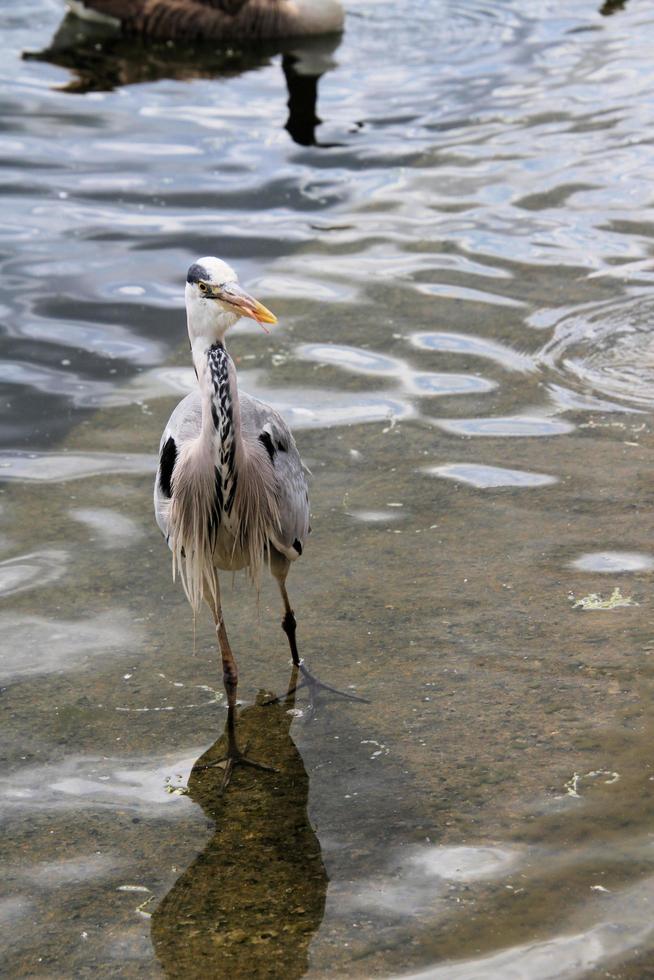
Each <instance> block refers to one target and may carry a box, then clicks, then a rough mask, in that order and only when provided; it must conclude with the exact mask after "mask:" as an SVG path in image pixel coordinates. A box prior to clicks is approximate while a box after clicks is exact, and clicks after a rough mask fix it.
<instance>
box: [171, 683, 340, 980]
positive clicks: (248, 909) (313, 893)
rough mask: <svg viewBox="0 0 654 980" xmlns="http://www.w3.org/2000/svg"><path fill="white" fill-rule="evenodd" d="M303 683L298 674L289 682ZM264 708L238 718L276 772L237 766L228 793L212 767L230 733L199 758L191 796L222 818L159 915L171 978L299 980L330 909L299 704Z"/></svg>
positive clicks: (247, 740) (245, 737) (245, 740)
mask: <svg viewBox="0 0 654 980" xmlns="http://www.w3.org/2000/svg"><path fill="white" fill-rule="evenodd" d="M296 682H297V670H296V669H294V670H293V672H292V674H291V679H290V682H289V690H291V689H292V688H293V687H294V686H295V684H296ZM266 700H267V696H266V695H265V694H264V693H263V692H262V694H261V695H260V696H259V698H258V699H257V703H256V704H254V705H252V706H251V707H249V708H246V709H245V710H244V711H243V712H242V714H241V716H240V718H239V734H240V737H241V740H242V744H243V745H246V744H247V746H248V752H250V753H251V754H252V755H255V756H256V758H257V759H261V760H262V761H264V762H266V763H267V764H269V765H270V766H274V767H275V769H276V771H274V772H264V773H261V772H256V773H255V772H251V771H250V770H248V769H241V770H239V772H238V774H237V775H236V777H235V778H234V779H233V781H232V783H231V784H230V788H229V792H227V793H222V792H221V784H222V777H223V772H222V770H221V769H220V768H219V767H216V766H215V765H212V763H215V760H217V759H219V758H220V757H221V756H223V755H224V749H225V736H222V737H221V738H220V739H218V741H217V742H216V743H215V744H214V745H213V746H212V747H211V748H210V749H209V750H208V751H207V752H205V754H204V755H203V756H201V757H200V758H199V759H198V760H197V762H196V763H195V766H194V767H193V770H192V771H191V775H190V777H189V781H188V788H189V793H190V796H191V798H192V799H193V800H194V801H195V802H196V803H198V804H199V805H200V806H201V807H202V809H203V810H204V812H205V813H206V814H207V816H208V817H210V818H211V820H213V821H214V822H215V831H214V833H213V836H212V838H211V840H210V841H209V842H208V844H207V846H206V847H205V849H204V851H203V852H202V853H201V854H200V855H198V857H197V858H196V859H195V861H194V862H193V864H192V865H191V866H190V867H189V868H188V869H187V870H186V871H185V872H184V874H182V876H181V877H180V878H178V880H177V881H176V882H175V884H174V886H173V888H172V889H171V890H170V892H169V893H168V894H167V895H166V896H165V898H164V899H163V900H162V902H161V903H160V905H159V906H158V908H157V910H156V911H155V912H154V914H153V916H152V940H153V943H154V947H155V951H156V954H157V957H158V958H159V961H160V963H161V965H162V966H163V969H164V971H165V973H166V975H167V976H169V977H184V978H189V977H198V978H199V977H202V978H206V977H230V978H236V977H241V976H242V977H254V978H257V977H284V978H285V980H292V978H294V977H301V976H303V975H304V973H305V972H306V970H307V966H308V949H309V944H310V942H311V939H312V938H313V935H314V933H315V932H316V930H317V929H318V927H319V925H320V923H321V921H322V917H323V912H324V907H325V895H326V892H327V873H326V871H325V866H324V864H323V860H322V854H321V850H320V844H319V841H318V838H317V837H316V834H315V831H314V830H313V828H312V826H311V824H310V822H309V817H308V814H307V799H308V793H309V777H308V775H307V772H306V770H305V768H304V763H303V761H302V757H301V755H300V753H299V752H298V750H297V748H296V746H295V744H294V742H293V739H292V738H291V734H290V727H291V724H292V721H293V714H292V713H289V712H291V710H292V708H293V706H294V703H295V698H294V695H293V694H289V695H288V696H287V697H286V698H285V699H284V700H282V701H280V702H279V703H277V704H273V705H271V704H264V702H265V701H266Z"/></svg>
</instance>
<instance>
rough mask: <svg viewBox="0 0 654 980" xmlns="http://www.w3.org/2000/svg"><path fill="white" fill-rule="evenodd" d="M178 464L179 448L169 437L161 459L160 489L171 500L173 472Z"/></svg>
mask: <svg viewBox="0 0 654 980" xmlns="http://www.w3.org/2000/svg"><path fill="white" fill-rule="evenodd" d="M176 462H177V446H176V445H175V440H174V439H173V437H172V436H168V439H167V440H166V443H165V445H164V447H163V449H162V450H161V456H160V457H159V487H160V489H161V492H162V493H163V495H164V496H165V497H168V498H170V496H171V494H172V487H171V481H172V478H173V470H174V468H175V463H176Z"/></svg>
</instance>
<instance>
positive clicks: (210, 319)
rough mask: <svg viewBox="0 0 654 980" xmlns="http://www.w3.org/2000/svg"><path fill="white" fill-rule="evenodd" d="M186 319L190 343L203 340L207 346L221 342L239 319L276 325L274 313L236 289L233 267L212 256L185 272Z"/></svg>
mask: <svg viewBox="0 0 654 980" xmlns="http://www.w3.org/2000/svg"><path fill="white" fill-rule="evenodd" d="M186 316H187V320H188V332H189V336H190V338H191V343H192V344H193V343H194V342H195V341H196V340H200V339H202V340H203V341H204V340H206V341H207V345H208V346H210V345H211V344H214V343H217V342H221V341H222V339H223V337H224V336H225V333H226V332H227V330H229V328H230V327H232V326H234V324H235V323H236V321H237V320H239V319H240V317H242V316H246V317H250V318H251V319H252V320H256V321H257V323H260V324H261V325H262V326H264V324H266V323H277V317H276V316H275V314H274V313H271V312H270V310H268V309H266V307H265V306H264V305H263V304H262V303H260V302H259V301H258V300H256V299H255V298H254V297H253V296H250V294H249V293H246V291H245V290H244V289H243V288H242V287H241V286H239V284H238V278H237V276H236V273H235V272H234V270H233V269H232V267H231V266H229V265H227V263H226V262H223V261H222V259H217V258H215V257H214V256H211V255H210V256H207V257H206V258H203V259H198V260H197V262H194V263H193V265H192V266H191V267H190V269H189V270H188V273H187V275H186ZM264 330H265V326H264Z"/></svg>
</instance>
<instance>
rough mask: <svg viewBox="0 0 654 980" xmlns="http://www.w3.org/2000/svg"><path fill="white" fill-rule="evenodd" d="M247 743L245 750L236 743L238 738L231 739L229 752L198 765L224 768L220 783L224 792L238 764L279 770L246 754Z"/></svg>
mask: <svg viewBox="0 0 654 980" xmlns="http://www.w3.org/2000/svg"><path fill="white" fill-rule="evenodd" d="M247 749H248V747H247V745H245V746H244V747H243V751H241V749H239V747H238V745H237V744H236V739H233V740H232V739H230V741H229V745H228V747H227V752H226V754H225V755H224V756H222V757H221V758H220V759H214V761H213V762H206V763H204V765H201V766H197V769H199V770H202V769H222V770H223V779H222V783H221V784H220V792H221V793H224V792H225V790H226V789H227V787H228V786H229V783H230V781H231V778H232V774H233V772H234V769H235V768H236V767H237V766H244V767H245V768H246V769H247V768H249V769H259V770H260V771H261V772H277V769H275V768H274V766H266V765H264V764H263V763H262V762H256V761H255V760H254V759H250V758H248V756H247V755H246V754H245V753H246V752H247Z"/></svg>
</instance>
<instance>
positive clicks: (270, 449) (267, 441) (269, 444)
mask: <svg viewBox="0 0 654 980" xmlns="http://www.w3.org/2000/svg"><path fill="white" fill-rule="evenodd" d="M259 442H260V443H262V444H263V445H264V446H265V449H266V452H267V453H268V455H269V456H270V462H271V463H272V461H273V460H274V458H275V447H274V446H273V441H272V439H271V438H270V433H269V432H265V431H264V432H262V433H261V435H260V436H259Z"/></svg>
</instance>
